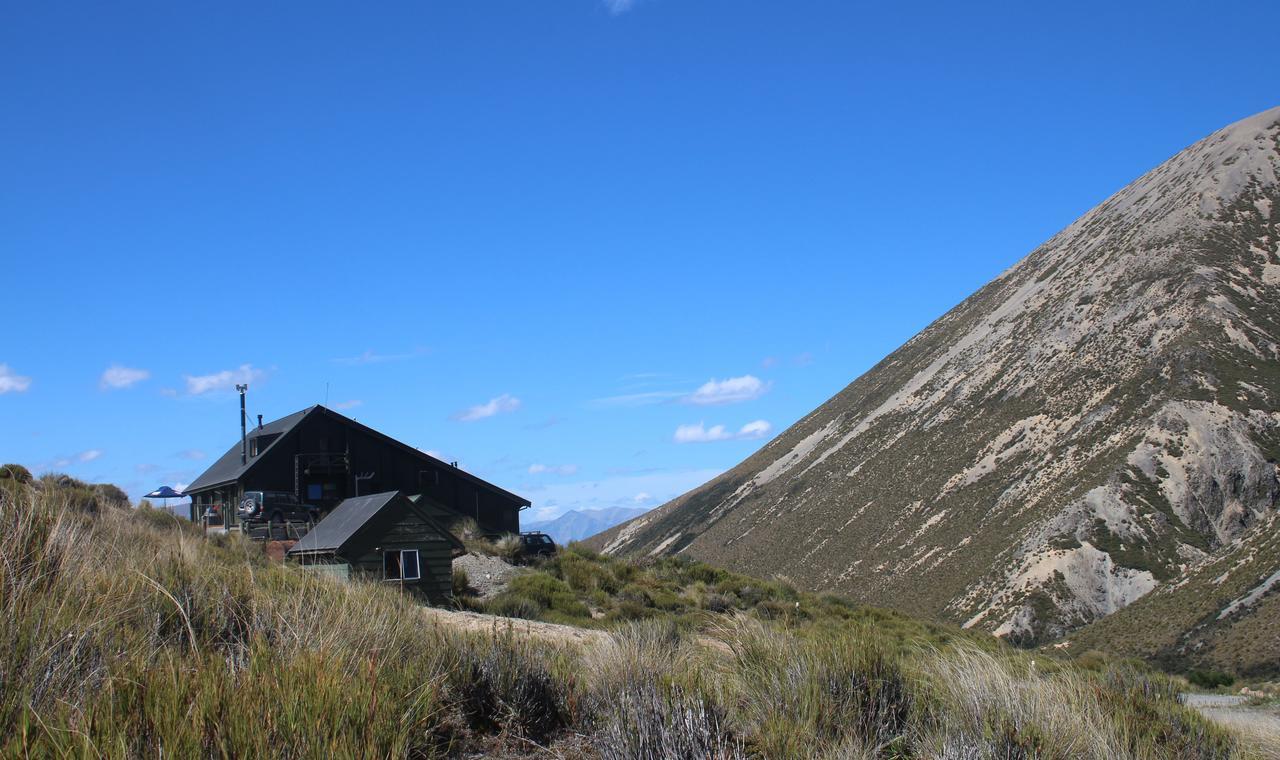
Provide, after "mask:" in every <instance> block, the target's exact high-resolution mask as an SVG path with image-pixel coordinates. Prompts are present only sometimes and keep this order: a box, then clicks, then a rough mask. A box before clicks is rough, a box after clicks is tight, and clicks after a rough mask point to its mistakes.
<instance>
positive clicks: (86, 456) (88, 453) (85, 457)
mask: <svg viewBox="0 0 1280 760" xmlns="http://www.w3.org/2000/svg"><path fill="white" fill-rule="evenodd" d="M102 455H103V451H102V449H85V450H84V451H81V452H79V453H77V454H69V455H67V456H61V457H58V458H57V459H54V460H53V461H51V462H44V463H42V464H40V465H37V466H36V469H37V470H49V469H53V470H61V469H64V468H66V467H70V466H71V465H73V464H86V463H88V462H93V461H95V460H98V459H101V458H102Z"/></svg>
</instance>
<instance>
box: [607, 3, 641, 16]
mask: <svg viewBox="0 0 1280 760" xmlns="http://www.w3.org/2000/svg"><path fill="white" fill-rule="evenodd" d="M602 2H603V3H604V7H605V8H606V9H608V11H609V13H610V14H611V15H614V16H621V15H622V14H624V13H626V12H627V11H629V10H631V9H632V8H634V7H636V0H602Z"/></svg>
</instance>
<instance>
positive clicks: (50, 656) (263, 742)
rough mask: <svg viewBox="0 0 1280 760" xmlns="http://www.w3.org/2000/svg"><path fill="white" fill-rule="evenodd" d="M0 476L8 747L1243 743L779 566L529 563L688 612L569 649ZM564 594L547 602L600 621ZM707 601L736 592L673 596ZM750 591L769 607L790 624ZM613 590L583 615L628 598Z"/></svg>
mask: <svg viewBox="0 0 1280 760" xmlns="http://www.w3.org/2000/svg"><path fill="white" fill-rule="evenodd" d="M2 480H3V482H0V651H3V652H5V656H4V657H3V658H0V755H2V756H6V757H25V756H33V757H55V756H70V757H82V756H93V757H121V758H124V757H159V756H175V757H266V756H283V757H300V758H306V757H356V756H359V757H440V756H468V755H471V756H474V755H478V754H479V755H485V756H496V757H545V756H549V755H552V754H554V755H558V756H561V757H568V758H596V757H599V758H631V757H675V758H702V757H720V758H737V757H776V758H783V757H830V758H835V757H840V758H857V757H895V758H913V757H1002V758H1004V757H1032V756H1034V757H1048V758H1073V757H1135V758H1137V757H1141V758H1184V757H1192V758H1195V757H1200V758H1211V757H1214V758H1216V757H1249V756H1253V755H1252V750H1250V749H1249V748H1248V747H1245V746H1242V745H1240V744H1238V742H1237V740H1236V739H1234V738H1233V737H1232V736H1230V735H1228V734H1226V733H1224V732H1223V730H1222V729H1219V728H1217V727H1215V726H1213V725H1211V724H1209V723H1207V722H1206V721H1205V720H1204V719H1203V718H1201V717H1200V716H1199V715H1197V714H1195V713H1193V712H1190V711H1188V710H1186V709H1184V708H1182V707H1181V706H1180V705H1179V704H1178V703H1177V701H1176V699H1175V692H1176V688H1177V685H1176V684H1175V683H1174V682H1173V681H1170V680H1169V679H1167V678H1164V677H1162V676H1159V675H1154V674H1151V673H1149V672H1147V671H1144V670H1142V669H1139V668H1136V667H1134V666H1131V665H1128V664H1124V663H1095V665H1094V667H1093V669H1086V668H1082V667H1079V666H1076V665H1070V664H1062V663H1059V662H1056V661H1054V660H1053V659H1051V658H1046V657H1044V656H1039V657H1033V656H1032V655H1030V654H1027V653H1019V652H1014V651H1011V650H1009V649H1007V648H1005V647H1003V646H1000V645H996V644H991V643H987V644H986V645H985V646H983V647H980V646H977V645H975V643H974V642H972V641H970V640H969V639H968V637H967V635H965V634H961V633H959V632H956V631H953V630H950V629H945V630H944V629H935V628H932V627H930V626H921V625H914V624H912V623H911V621H908V620H906V619H903V618H898V617H896V616H892V617H878V616H877V614H876V613H872V612H868V611H861V610H857V609H852V608H847V606H846V605H844V604H843V603H839V602H836V601H833V600H830V599H826V600H824V599H823V598H819V597H809V596H805V595H796V597H795V599H794V601H792V599H791V596H790V595H791V593H792V592H790V591H788V590H787V589H786V587H785V585H784V584H781V583H777V582H775V583H774V584H773V585H772V586H771V587H772V588H773V590H772V591H770V592H768V593H767V594H765V596H766V597H767V598H765V599H762V600H761V601H758V602H756V603H755V604H751V605H748V604H747V601H746V596H750V595H749V594H748V595H746V596H744V591H745V589H744V588H743V587H742V586H741V585H740V584H739V578H740V577H739V576H728V575H724V576H721V575H720V574H719V573H718V571H715V570H713V569H707V568H705V567H704V566H692V565H690V566H676V565H665V566H658V567H655V568H650V569H647V570H646V569H640V570H636V571H631V570H625V569H622V566H621V565H615V564H613V563H608V564H603V565H602V564H601V563H597V562H596V561H595V560H593V559H592V558H591V557H589V556H582V555H576V554H574V555H569V556H566V557H564V558H562V559H561V560H560V561H559V562H558V563H557V565H556V566H555V567H554V568H551V567H548V568H545V569H544V571H543V572H540V573H539V574H538V575H537V577H543V578H557V579H559V580H561V581H562V582H563V583H564V584H565V585H566V586H567V587H568V588H569V589H570V591H569V592H568V593H569V594H570V595H571V596H573V597H574V599H575V600H578V603H579V604H583V605H584V606H585V605H587V602H586V601H582V600H584V599H591V598H593V596H594V594H595V592H596V591H603V592H604V593H605V594H606V595H608V596H609V598H613V597H614V596H616V597H622V596H623V593H624V590H625V589H627V588H628V587H629V586H631V585H636V586H638V587H640V588H645V589H647V590H648V591H650V592H654V591H657V590H661V589H654V588H650V587H651V586H653V585H654V584H657V585H659V586H660V585H661V584H663V583H670V584H674V588H675V589H676V590H672V589H670V588H668V589H667V591H669V592H670V593H671V594H672V595H673V596H675V597H677V598H683V599H686V600H687V603H686V609H685V610H684V612H683V613H682V614H681V615H676V616H672V617H671V618H670V619H663V620H639V621H633V620H623V619H621V618H622V616H617V617H618V619H616V620H615V621H612V624H613V625H615V626H616V628H615V630H614V631H613V632H612V633H611V634H610V635H608V636H607V637H606V638H604V639H603V641H602V643H597V644H593V645H590V646H585V645H584V646H577V647H575V646H567V645H566V646H557V645H551V644H547V643H541V642H538V641H535V640H532V639H522V638H519V637H518V636H516V635H514V634H510V633H508V634H506V635H499V634H492V635H474V634H464V633H461V632H459V631H458V630H456V629H453V628H451V627H449V626H448V625H443V624H439V625H437V624H431V623H429V622H427V618H426V617H425V616H424V615H423V614H422V613H421V612H420V609H419V608H418V607H416V606H415V605H414V604H413V603H412V602H411V601H410V600H409V599H408V598H406V597H405V596H402V595H400V594H398V593H397V592H396V591H395V589H394V588H390V587H386V586H381V585H377V584H370V583H354V584H340V583H337V582H334V581H331V580H327V579H324V578H318V577H313V576H311V575H309V574H307V573H306V572H304V571H301V570H299V569H297V568H294V567H289V566H281V565H275V564H271V563H268V562H267V561H265V560H264V559H263V556H262V554H261V551H260V548H259V547H258V546H257V545H254V544H251V543H248V542H243V541H239V540H234V539H232V540H226V539H217V540H204V539H203V538H201V537H199V536H198V535H196V534H194V533H193V532H192V531H191V530H190V528H189V527H188V526H185V525H183V524H182V523H180V522H179V521H177V520H175V519H174V518H173V517H172V516H170V515H168V514H165V513H161V512H157V511H153V510H149V509H130V508H128V507H127V506H125V505H123V504H120V503H118V502H113V501H102V500H98V501H94V502H93V503H92V504H91V505H89V506H88V507H86V505H85V503H84V502H83V501H79V500H77V499H76V498H75V495H76V493H77V490H78V489H82V488H88V487H86V486H83V484H77V483H75V482H73V481H63V482H61V483H59V482H56V481H46V482H43V483H18V482H16V481H15V480H14V479H12V478H7V479H2ZM574 557H577V558H574ZM575 567H578V569H577V570H575V569H574V568H575ZM582 567H586V568H589V569H590V570H591V572H590V575H591V576H592V577H595V578H596V580H595V581H592V582H588V581H587V580H586V578H587V577H588V574H587V573H586V572H581V571H582ZM602 567H605V568H607V569H608V571H609V573H610V574H611V576H612V577H613V578H614V581H609V580H608V579H606V578H603V577H601V576H598V575H597V574H596V571H597V570H600V569H601V568H602ZM575 573H579V574H578V575H575ZM619 575H622V576H630V577H628V578H626V584H625V585H623V586H621V588H619V589H618V592H617V593H616V594H615V593H614V592H611V591H610V590H609V588H610V583H613V582H622V581H623V579H622V578H620V577H619ZM695 576H696V577H695ZM726 582H727V583H726ZM735 584H738V585H736V586H735ZM752 584H753V585H757V586H760V587H761V588H764V587H765V586H770V584H764V583H762V582H759V581H753V582H752ZM588 588H590V589H591V590H587V589H588ZM730 592H732V594H731V593H730ZM564 593H566V592H564V591H563V590H560V589H557V590H556V591H555V592H553V593H551V594H550V595H549V596H548V597H547V599H548V602H549V603H548V604H547V605H546V606H545V609H546V611H547V613H546V614H556V615H565V616H568V617H576V618H581V619H582V620H584V621H585V620H587V619H593V620H596V623H595V624H596V625H602V624H604V623H603V622H601V621H603V620H604V618H590V609H589V608H588V611H587V616H582V615H581V614H579V613H580V611H579V610H576V609H574V608H572V605H569V604H568V600H567V599H564V598H562V597H561V596H558V595H557V594H564ZM627 593H630V592H627ZM711 594H722V595H723V596H724V597H725V598H726V599H727V598H729V597H730V596H732V598H733V599H736V600H737V601H736V602H731V603H730V604H729V605H727V606H726V607H725V609H724V611H723V612H717V611H714V610H713V609H712V607H711V606H706V605H703V604H700V603H699V604H697V605H695V603H694V602H695V600H705V599H706V598H709V597H710V595H711ZM659 599H662V603H664V604H668V603H670V602H669V600H666V599H665V598H663V597H661V596H660V595H659ZM765 601H773V602H776V603H777V604H778V605H780V606H782V605H784V603H785V602H788V601H789V602H790V603H791V610H793V612H792V613H791V614H792V617H790V618H788V616H787V615H784V614H774V613H775V612H780V610H775V609H773V608H772V607H769V606H766V605H765V604H764V602H765ZM797 602H798V603H799V607H796V603H797ZM610 604H612V605H613V606H612V607H610V610H609V611H608V612H605V615H606V616H608V615H609V614H610V612H612V611H615V610H617V609H621V608H622V606H623V604H625V602H618V603H616V604H615V603H613V602H610ZM637 604H639V603H638V602H637ZM654 604H655V607H654V608H655V609H656V608H657V604H658V599H655V600H654ZM695 606H696V608H697V610H698V612H697V613H696V614H695V611H694V610H695ZM566 607H568V609H569V611H565V608H566ZM704 607H705V609H704ZM796 610H799V612H794V611H796ZM597 611H599V610H597ZM540 614H541V612H540ZM806 616H807V617H806ZM442 617H446V618H447V616H442ZM640 617H645V616H640Z"/></svg>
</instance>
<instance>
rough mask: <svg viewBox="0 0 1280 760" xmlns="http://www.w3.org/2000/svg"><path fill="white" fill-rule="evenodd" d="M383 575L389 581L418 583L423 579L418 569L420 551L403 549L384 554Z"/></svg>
mask: <svg viewBox="0 0 1280 760" xmlns="http://www.w3.org/2000/svg"><path fill="white" fill-rule="evenodd" d="M382 573H383V577H385V578H386V579H387V580H389V581H416V580H418V579H419V578H421V577H422V571H421V570H420V569H419V568H418V550H417V549H401V550H399V551H397V550H394V549H393V550H391V551H387V552H383V553H382Z"/></svg>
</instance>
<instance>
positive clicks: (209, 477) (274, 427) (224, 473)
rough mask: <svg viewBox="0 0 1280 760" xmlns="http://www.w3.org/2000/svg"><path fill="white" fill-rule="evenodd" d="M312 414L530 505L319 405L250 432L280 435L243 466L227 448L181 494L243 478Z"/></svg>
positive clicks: (236, 450) (236, 451)
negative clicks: (338, 421) (333, 420)
mask: <svg viewBox="0 0 1280 760" xmlns="http://www.w3.org/2000/svg"><path fill="white" fill-rule="evenodd" d="M312 414H325V415H328V416H329V417H333V418H334V419H337V420H341V421H342V422H343V423H345V424H347V425H348V426H350V427H353V428H356V429H358V430H361V431H363V432H365V433H368V434H369V435H371V436H373V437H374V438H377V439H379V440H382V441H384V442H386V443H389V444H391V445H392V446H396V447H397V448H399V449H401V450H402V451H404V452H406V453H409V454H411V455H413V456H415V457H417V458H418V459H420V460H422V461H424V462H427V463H428V464H431V465H432V466H434V467H438V468H440V469H441V470H445V471H449V472H453V473H454V474H455V475H457V476H458V477H460V478H462V479H463V480H466V481H468V482H470V483H473V484H475V485H477V486H480V487H481V488H484V489H486V490H489V491H493V492H494V493H496V494H498V495H499V496H504V497H506V498H508V499H511V500H512V501H514V502H516V503H518V504H520V505H521V506H523V507H527V506H529V505H530V504H531V502H530V501H529V500H528V499H526V498H524V497H523V496H519V495H517V494H514V493H511V492H510V491H508V490H506V489H505V488H501V487H499V486H495V485H494V484H493V483H490V482H489V481H487V480H484V479H483V478H479V477H476V476H475V475H472V474H471V473H469V472H467V471H466V470H462V469H459V468H457V467H454V466H452V465H450V464H447V463H445V462H442V461H440V460H439V459H436V458H435V457H433V456H431V455H430V454H427V453H425V452H422V451H419V450H418V449H415V448H414V447H412V446H410V445H408V444H406V443H402V442H401V441H397V440H396V439H394V438H392V437H391V436H389V435H387V434H386V433H380V432H378V431H377V430H374V429H373V428H371V427H369V426H368V425H362V424H360V423H359V422H356V421H355V420H353V419H351V418H350V417H348V416H346V415H344V414H339V413H337V412H335V411H333V410H332V409H327V408H325V407H323V406H320V405H319V404H316V405H315V406H309V407H307V408H306V409H303V410H302V411H300V412H294V413H293V414H290V415H288V416H286V417H281V418H280V419H278V420H275V421H273V422H268V423H267V424H265V425H263V426H262V428H261V429H259V428H254V429H253V430H252V431H250V437H253V436H258V435H263V434H270V433H280V435H278V436H276V438H275V440H273V441H272V442H271V444H270V445H269V446H267V447H266V448H265V449H262V450H260V451H259V452H258V456H256V457H249V461H248V462H247V463H245V464H243V465H242V464H240V442H239V441H237V442H236V443H235V445H234V446H232V447H231V448H230V449H227V453H225V454H223V455H222V456H221V457H220V458H219V459H218V461H216V462H214V463H213V466H212V467H210V468H209V469H207V470H205V471H204V473H202V474H201V475H200V477H198V478H196V479H195V482H193V483H192V484H191V485H189V486H187V487H186V488H185V489H184V491H185V492H186V493H191V492H193V491H199V490H202V489H206V488H211V487H213V486H219V485H223V484H224V483H233V482H235V481H237V480H239V479H240V478H242V477H244V475H245V474H246V473H248V472H249V470H251V469H253V466H254V465H255V464H256V463H257V462H258V461H259V460H261V459H264V458H265V457H266V454H267V452H269V451H271V449H273V448H275V446H276V444H278V443H280V442H281V441H283V440H284V439H285V438H287V437H288V435H287V434H288V433H289V432H290V431H292V430H293V429H294V428H295V427H297V426H298V423H300V422H302V421H303V420H304V419H306V418H307V417H308V416H310V415H312Z"/></svg>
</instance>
